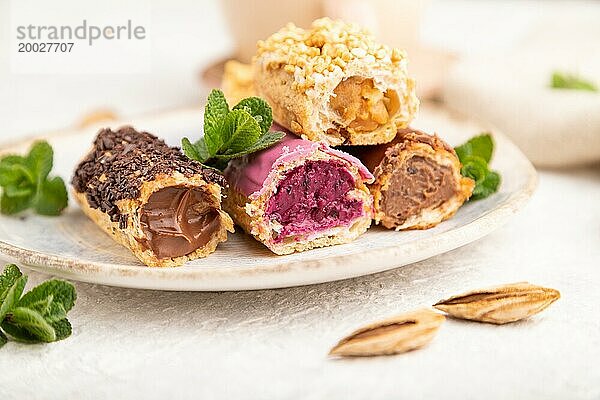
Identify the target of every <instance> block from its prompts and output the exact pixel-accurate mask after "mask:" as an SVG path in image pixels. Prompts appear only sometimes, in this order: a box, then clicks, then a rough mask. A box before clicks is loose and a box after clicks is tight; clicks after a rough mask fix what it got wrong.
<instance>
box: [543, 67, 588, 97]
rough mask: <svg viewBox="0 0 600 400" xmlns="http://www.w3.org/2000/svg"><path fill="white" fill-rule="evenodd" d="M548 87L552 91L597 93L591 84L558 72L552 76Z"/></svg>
mask: <svg viewBox="0 0 600 400" xmlns="http://www.w3.org/2000/svg"><path fill="white" fill-rule="evenodd" d="M550 87H551V88H553V89H571V90H586V91H588V92H597V91H598V87H597V86H596V85H595V84H594V83H593V82H590V81H588V80H585V79H583V78H581V77H579V76H577V75H573V74H569V73H564V72H558V71H556V72H554V73H553V74H552V78H551V80H550Z"/></svg>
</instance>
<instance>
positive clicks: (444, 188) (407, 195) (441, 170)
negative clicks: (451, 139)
mask: <svg viewBox="0 0 600 400" xmlns="http://www.w3.org/2000/svg"><path fill="white" fill-rule="evenodd" d="M455 187H456V181H455V179H454V175H453V173H452V169H451V168H450V167H448V166H444V165H440V164H438V163H436V162H435V161H433V160H431V159H429V158H425V157H421V156H413V157H411V158H410V159H409V160H408V161H406V162H405V163H403V164H400V165H397V166H395V169H394V172H392V175H391V177H390V180H389V186H388V188H387V190H385V191H383V192H382V199H381V208H382V210H383V212H384V213H385V214H386V215H388V216H389V217H392V218H395V219H396V220H397V223H398V224H399V225H400V224H403V223H404V222H405V221H406V220H407V219H408V218H410V217H412V216H415V215H419V213H420V212H421V211H422V210H424V209H427V208H432V207H438V206H440V205H441V204H442V203H444V202H445V201H447V200H448V199H450V198H451V197H452V196H454V195H455V193H456V189H455Z"/></svg>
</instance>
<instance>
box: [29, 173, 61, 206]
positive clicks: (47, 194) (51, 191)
mask: <svg viewBox="0 0 600 400" xmlns="http://www.w3.org/2000/svg"><path fill="white" fill-rule="evenodd" d="M68 201H69V197H68V195H67V188H66V187H65V182H64V181H63V180H62V178H60V177H58V176H56V177H54V178H52V179H49V180H45V181H42V182H41V185H40V186H39V187H38V193H37V196H36V198H35V205H34V207H35V211H36V212H37V213H38V214H41V215H59V214H60V213H61V212H62V210H64V209H65V208H66V207H67V204H68Z"/></svg>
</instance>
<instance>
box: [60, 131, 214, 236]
mask: <svg viewBox="0 0 600 400" xmlns="http://www.w3.org/2000/svg"><path fill="white" fill-rule="evenodd" d="M176 171H177V172H180V173H182V174H183V175H184V176H186V177H190V176H192V175H196V174H201V175H202V176H203V178H204V180H205V181H207V182H213V183H217V184H219V185H221V186H225V184H226V183H225V178H223V176H222V175H221V174H219V173H218V172H217V171H215V170H213V169H210V168H206V167H204V166H203V165H202V164H200V163H199V162H197V161H194V160H191V159H189V158H187V157H186V156H185V155H184V154H183V153H182V152H181V151H180V150H179V148H177V147H169V146H168V145H167V144H165V142H164V141H162V140H160V139H158V138H157V137H156V136H154V135H152V134H150V133H147V132H138V131H136V130H135V129H133V128H132V127H130V126H127V127H123V128H120V129H119V130H117V131H116V132H115V131H112V130H111V129H108V128H106V129H102V130H100V132H98V135H97V136H96V139H95V140H94V148H93V149H92V150H91V151H90V153H89V154H88V155H87V156H86V157H85V158H84V159H83V161H81V163H80V164H79V165H78V166H77V168H76V169H75V173H74V174H73V179H72V180H71V184H72V185H73V187H74V188H75V190H76V191H78V192H79V193H85V195H86V198H87V201H88V204H89V205H90V207H92V208H99V209H100V210H101V211H103V212H105V213H107V214H108V215H110V218H111V220H112V221H115V222H116V221H119V225H121V226H122V225H124V223H125V224H126V221H127V219H126V218H120V213H119V208H118V207H117V206H116V204H115V203H116V202H117V201H119V200H123V199H137V198H138V197H139V195H140V189H141V187H142V184H143V183H144V182H148V181H152V180H154V179H155V178H156V177H157V176H158V175H160V174H165V175H170V174H172V173H173V172H176Z"/></svg>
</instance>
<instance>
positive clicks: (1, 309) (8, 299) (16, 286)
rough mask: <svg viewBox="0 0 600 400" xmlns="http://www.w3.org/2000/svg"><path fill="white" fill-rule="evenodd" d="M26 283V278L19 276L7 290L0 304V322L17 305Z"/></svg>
mask: <svg viewBox="0 0 600 400" xmlns="http://www.w3.org/2000/svg"><path fill="white" fill-rule="evenodd" d="M26 283H27V276H25V275H23V276H20V277H19V278H18V279H17V280H16V281H15V283H13V284H12V286H11V287H10V288H8V290H7V291H6V293H5V295H4V298H3V299H2V304H0V321H2V320H3V319H4V318H5V317H6V315H7V314H8V313H9V312H12V309H13V308H14V307H15V306H16V305H17V303H18V301H19V299H20V298H21V295H22V294H23V290H24V289H25V284H26Z"/></svg>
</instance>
